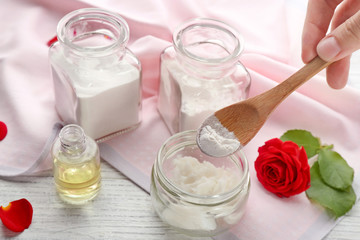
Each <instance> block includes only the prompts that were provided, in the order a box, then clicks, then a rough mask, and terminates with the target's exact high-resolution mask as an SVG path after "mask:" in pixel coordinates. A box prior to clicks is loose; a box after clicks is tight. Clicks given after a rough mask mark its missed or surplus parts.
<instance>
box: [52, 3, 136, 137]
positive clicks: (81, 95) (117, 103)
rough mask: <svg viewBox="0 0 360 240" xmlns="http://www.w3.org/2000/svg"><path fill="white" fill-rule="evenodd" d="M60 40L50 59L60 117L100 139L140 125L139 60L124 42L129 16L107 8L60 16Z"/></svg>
mask: <svg viewBox="0 0 360 240" xmlns="http://www.w3.org/2000/svg"><path fill="white" fill-rule="evenodd" d="M57 40H58V41H57V42H55V43H54V44H53V45H52V46H51V47H50V51H49V59H50V63H51V69H52V75H53V81H54V88H55V108H56V110H57V112H58V114H59V116H60V118H61V119H62V121H64V122H65V123H66V124H71V123H72V124H78V125H80V126H81V127H82V128H83V129H84V131H85V133H86V135H88V136H89V137H91V138H93V139H96V140H99V139H105V137H107V136H111V135H114V134H117V133H121V132H125V131H128V130H131V129H134V128H135V127H137V126H138V125H139V123H140V121H141V65H140V62H139V60H138V59H137V57H136V56H135V55H134V54H133V53H132V52H131V51H130V50H129V49H128V48H127V47H126V46H127V43H128V40H129V27H128V24H127V23H126V21H125V20H124V19H123V18H122V17H121V16H120V15H118V14H117V13H113V12H109V11H106V10H101V9H95V8H86V9H80V10H76V11H73V12H70V13H69V14H67V15H65V16H64V17H63V18H62V19H61V20H60V21H59V23H58V26H57Z"/></svg>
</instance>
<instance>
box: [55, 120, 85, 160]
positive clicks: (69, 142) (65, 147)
mask: <svg viewBox="0 0 360 240" xmlns="http://www.w3.org/2000/svg"><path fill="white" fill-rule="evenodd" d="M59 139H60V146H61V150H62V152H64V153H65V154H66V155H69V156H80V155H81V154H82V153H83V152H84V151H85V149H86V136H85V133H84V130H83V129H82V128H81V127H80V126H78V125H75V124H71V125H66V126H65V127H64V128H63V129H61V131H60V134H59Z"/></svg>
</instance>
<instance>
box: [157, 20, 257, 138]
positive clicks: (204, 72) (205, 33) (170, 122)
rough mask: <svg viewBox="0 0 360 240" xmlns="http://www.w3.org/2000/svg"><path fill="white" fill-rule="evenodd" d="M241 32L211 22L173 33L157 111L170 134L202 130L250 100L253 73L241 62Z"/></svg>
mask: <svg viewBox="0 0 360 240" xmlns="http://www.w3.org/2000/svg"><path fill="white" fill-rule="evenodd" d="M243 45H244V44H243V40H242V38H241V37H240V35H239V33H237V31H236V30H235V29H233V28H232V27H230V26H228V25H227V24H225V23H223V22H220V21H217V20H212V19H206V18H197V19H193V20H190V21H188V22H186V23H184V24H183V25H181V26H180V27H179V28H177V29H176V30H175V31H174V33H173V46H171V47H168V48H166V49H165V50H164V52H163V53H162V54H161V58H160V60H161V65H160V66H161V67H160V68H161V69H160V70H161V73H160V75H161V78H160V88H159V98H158V106H157V107H158V111H159V113H160V115H161V117H162V118H163V120H164V122H165V124H166V125H167V127H168V129H169V130H170V132H171V133H172V134H173V133H176V132H181V131H185V130H191V129H197V128H199V127H200V125H201V123H202V122H203V121H204V120H205V118H206V117H208V116H210V115H211V114H213V113H214V112H215V111H217V110H219V109H221V108H223V107H225V106H228V105H230V104H233V103H235V102H239V101H241V100H244V99H246V98H247V97H248V93H249V87H250V82H251V79H250V75H249V73H248V71H247V70H246V68H245V67H244V66H243V65H242V64H241V62H240V61H239V58H240V54H241V52H242V49H243Z"/></svg>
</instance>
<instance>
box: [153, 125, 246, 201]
mask: <svg viewBox="0 0 360 240" xmlns="http://www.w3.org/2000/svg"><path fill="white" fill-rule="evenodd" d="M196 134H197V131H196V130H187V131H183V132H179V133H176V134H174V135H172V136H171V137H170V138H168V139H167V140H166V141H165V142H164V143H163V145H162V146H161V147H160V149H159V151H158V154H157V157H156V161H155V163H154V170H155V171H156V172H159V173H160V176H161V180H162V181H163V182H164V183H165V185H166V188H167V189H168V190H169V191H170V194H172V195H174V196H180V195H181V196H182V198H183V199H185V200H186V201H188V202H192V203H197V204H199V201H201V204H202V205H207V204H218V203H219V202H224V201H228V200H229V199H232V198H234V197H235V196H236V195H237V194H238V193H240V192H241V191H243V186H244V185H245V184H246V183H247V182H249V181H250V174H249V164H248V161H247V158H246V156H245V154H244V152H243V151H242V150H238V151H237V152H235V153H234V154H232V155H230V156H227V157H226V158H230V159H231V161H234V159H239V161H237V162H236V161H234V164H235V165H236V166H237V167H238V168H240V167H242V168H243V172H244V174H243V175H242V176H241V178H240V180H239V183H238V184H237V185H236V186H234V187H233V188H232V189H230V190H229V191H226V192H223V193H219V194H215V195H199V194H193V193H189V192H186V191H184V190H182V189H181V188H179V187H178V186H176V185H175V184H174V183H173V181H172V180H171V179H170V178H168V177H167V175H166V174H165V173H164V171H163V168H162V166H161V162H160V161H161V160H160V159H161V153H162V151H164V149H165V147H166V146H167V145H168V144H169V143H171V142H172V141H174V140H176V139H177V138H179V137H181V136H192V135H194V142H193V144H195V145H196V140H195V136H196ZM239 164H241V166H240V165H239Z"/></svg>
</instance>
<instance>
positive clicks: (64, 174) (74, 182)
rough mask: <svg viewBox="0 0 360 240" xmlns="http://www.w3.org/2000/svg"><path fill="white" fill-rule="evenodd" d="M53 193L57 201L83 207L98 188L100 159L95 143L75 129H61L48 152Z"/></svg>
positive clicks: (79, 129)
mask: <svg viewBox="0 0 360 240" xmlns="http://www.w3.org/2000/svg"><path fill="white" fill-rule="evenodd" d="M52 156H53V163H54V165H53V172H54V181H55V186H56V190H57V192H58V194H59V196H60V198H61V199H63V200H64V201H65V202H68V203H71V204H83V203H85V202H87V201H89V200H91V199H93V198H94V197H95V196H97V194H98V193H99V190H100V187H101V176H100V155H99V148H98V146H97V144H96V142H95V141H94V140H93V139H91V138H89V137H87V136H86V135H85V134H84V132H83V130H82V128H81V127H79V126H77V125H67V126H65V127H64V128H63V129H62V130H61V132H60V134H59V138H58V139H57V141H55V143H54V145H53V149H52Z"/></svg>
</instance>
